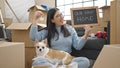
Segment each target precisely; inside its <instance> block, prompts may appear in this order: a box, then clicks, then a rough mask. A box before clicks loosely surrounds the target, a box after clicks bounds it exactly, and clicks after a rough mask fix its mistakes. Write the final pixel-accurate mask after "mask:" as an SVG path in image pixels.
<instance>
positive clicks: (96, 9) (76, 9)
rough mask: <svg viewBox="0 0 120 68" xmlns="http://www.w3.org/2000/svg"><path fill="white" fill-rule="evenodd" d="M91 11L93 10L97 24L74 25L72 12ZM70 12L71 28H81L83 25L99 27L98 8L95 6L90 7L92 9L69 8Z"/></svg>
mask: <svg viewBox="0 0 120 68" xmlns="http://www.w3.org/2000/svg"><path fill="white" fill-rule="evenodd" d="M92 9H95V12H96V15H95V16H96V18H95V19H96V21H97V22H93V23H92V24H91V23H90V24H89V23H85V24H84V23H82V24H75V22H74V20H75V19H74V15H73V13H74V11H84V10H92ZM70 11H71V20H72V26H73V27H83V26H84V25H90V26H96V25H100V23H99V21H100V19H99V12H98V7H97V6H92V7H80V8H71V9H70Z"/></svg>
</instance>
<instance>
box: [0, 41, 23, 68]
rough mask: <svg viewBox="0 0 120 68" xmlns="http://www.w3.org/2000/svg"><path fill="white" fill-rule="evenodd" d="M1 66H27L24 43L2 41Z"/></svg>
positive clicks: (15, 67)
mask: <svg viewBox="0 0 120 68" xmlns="http://www.w3.org/2000/svg"><path fill="white" fill-rule="evenodd" d="M0 68H25V49H24V43H15V42H2V41H0Z"/></svg>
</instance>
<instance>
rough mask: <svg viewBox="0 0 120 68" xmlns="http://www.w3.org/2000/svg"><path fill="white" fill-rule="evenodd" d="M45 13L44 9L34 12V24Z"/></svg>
mask: <svg viewBox="0 0 120 68" xmlns="http://www.w3.org/2000/svg"><path fill="white" fill-rule="evenodd" d="M42 15H43V12H42V11H36V12H35V13H34V17H33V22H32V25H36V23H37V22H36V21H37V20H38V19H39V18H40V17H41V16H42Z"/></svg>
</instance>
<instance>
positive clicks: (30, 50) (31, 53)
mask: <svg viewBox="0 0 120 68" xmlns="http://www.w3.org/2000/svg"><path fill="white" fill-rule="evenodd" d="M35 56H36V52H35V47H26V48H25V68H31V67H32V62H33V60H32V59H33V58H34V57H35Z"/></svg>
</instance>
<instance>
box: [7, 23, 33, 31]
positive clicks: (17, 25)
mask: <svg viewBox="0 0 120 68" xmlns="http://www.w3.org/2000/svg"><path fill="white" fill-rule="evenodd" d="M31 24H32V23H12V24H11V25H10V26H8V27H7V29H12V30H27V29H29V27H30V26H31Z"/></svg>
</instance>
